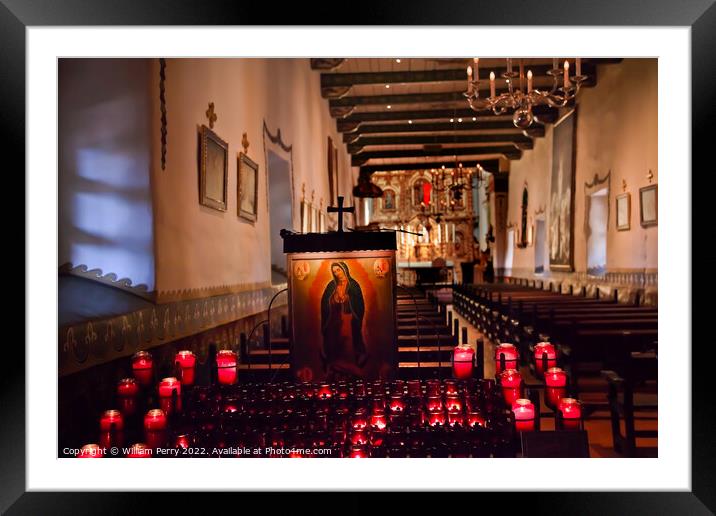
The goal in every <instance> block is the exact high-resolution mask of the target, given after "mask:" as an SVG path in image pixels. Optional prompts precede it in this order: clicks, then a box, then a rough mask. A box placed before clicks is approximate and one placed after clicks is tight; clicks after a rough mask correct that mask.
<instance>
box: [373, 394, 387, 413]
mask: <svg viewBox="0 0 716 516" xmlns="http://www.w3.org/2000/svg"><path fill="white" fill-rule="evenodd" d="M371 406H372V409H373V412H383V411H384V410H385V398H384V397H383V396H373V401H372V402H371Z"/></svg>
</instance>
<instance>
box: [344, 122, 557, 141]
mask: <svg viewBox="0 0 716 516" xmlns="http://www.w3.org/2000/svg"><path fill="white" fill-rule="evenodd" d="M505 129H511V130H517V128H516V127H515V126H514V124H513V123H512V120H494V121H489V122H472V121H463V122H458V123H450V122H433V123H424V124H374V125H362V126H360V127H358V128H357V129H356V130H355V131H354V132H350V133H347V132H346V133H343V142H345V143H358V141H359V140H361V139H362V138H364V137H365V136H364V135H367V134H387V133H436V132H452V131H455V132H461V131H495V130H505ZM515 134H518V133H515ZM527 136H532V137H541V136H544V126H543V125H541V124H533V125H532V126H530V127H529V129H528V133H527Z"/></svg>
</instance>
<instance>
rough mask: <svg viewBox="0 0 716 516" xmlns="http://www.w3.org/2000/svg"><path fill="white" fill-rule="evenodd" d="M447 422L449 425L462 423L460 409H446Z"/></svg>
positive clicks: (463, 419)
mask: <svg viewBox="0 0 716 516" xmlns="http://www.w3.org/2000/svg"><path fill="white" fill-rule="evenodd" d="M448 424H449V425H450V426H455V425H464V424H465V418H464V417H463V415H462V411H460V410H449V411H448Z"/></svg>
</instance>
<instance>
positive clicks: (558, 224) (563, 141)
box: [549, 110, 576, 271]
mask: <svg viewBox="0 0 716 516" xmlns="http://www.w3.org/2000/svg"><path fill="white" fill-rule="evenodd" d="M575 117H576V111H575V110H572V111H571V112H569V113H568V114H567V115H565V116H564V117H563V118H562V119H561V120H559V121H558V122H557V123H556V124H555V126H554V133H553V148H552V181H551V196H550V202H549V266H550V269H552V270H558V271H572V270H574V265H573V264H574V258H573V249H574V242H573V224H572V221H573V218H574V217H573V210H574V154H575V152H574V151H575V146H574V134H575Z"/></svg>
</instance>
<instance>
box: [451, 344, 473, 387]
mask: <svg viewBox="0 0 716 516" xmlns="http://www.w3.org/2000/svg"><path fill="white" fill-rule="evenodd" d="M474 357H475V350H473V349H472V348H471V347H470V346H456V347H455V348H453V350H452V375H453V376H454V377H455V378H460V379H465V378H472V364H473V359H474Z"/></svg>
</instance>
